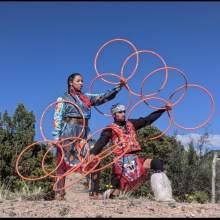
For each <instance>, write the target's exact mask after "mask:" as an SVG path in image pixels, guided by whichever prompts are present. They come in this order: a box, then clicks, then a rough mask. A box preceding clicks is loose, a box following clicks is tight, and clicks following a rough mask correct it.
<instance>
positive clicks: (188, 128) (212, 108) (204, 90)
mask: <svg viewBox="0 0 220 220" xmlns="http://www.w3.org/2000/svg"><path fill="white" fill-rule="evenodd" d="M187 87H196V88H199V89H201V90H202V91H203V92H205V93H206V94H208V96H209V97H210V100H211V112H210V114H209V116H208V118H207V119H206V120H205V121H204V122H203V123H200V124H199V125H197V126H195V127H184V126H182V125H180V124H178V123H177V122H175V120H174V125H176V126H177V127H179V128H182V129H184V130H195V129H199V128H201V127H203V126H205V125H206V124H208V123H209V121H210V120H211V119H212V117H213V115H214V112H215V101H214V98H213V96H212V94H211V92H209V90H208V89H206V88H205V87H203V86H200V85H197V84H188V85H187ZM182 88H183V86H181V87H179V88H177V89H176V90H175V91H174V92H177V91H179V90H181V89H182Z"/></svg>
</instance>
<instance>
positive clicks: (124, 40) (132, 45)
mask: <svg viewBox="0 0 220 220" xmlns="http://www.w3.org/2000/svg"><path fill="white" fill-rule="evenodd" d="M115 41H123V42H126V43H128V44H129V45H130V46H131V47H132V48H133V49H134V51H137V48H136V47H135V46H134V44H132V43H131V42H130V41H128V40H126V39H123V38H114V39H112V40H109V41H107V42H106V43H104V44H103V45H102V46H101V47H100V49H99V50H98V52H97V53H96V56H95V59H94V68H95V71H96V75H97V76H99V75H100V74H101V73H100V72H99V71H98V70H97V59H98V57H99V54H100V53H101V51H102V50H103V49H104V47H106V46H107V45H108V44H110V43H113V42H115ZM136 57H137V58H136V65H135V68H134V70H133V71H132V73H131V75H134V74H135V72H136V70H137V67H138V63H139V56H138V54H136ZM101 80H103V81H105V82H107V83H110V84H112V85H117V83H115V82H111V81H108V80H105V79H103V78H101Z"/></svg>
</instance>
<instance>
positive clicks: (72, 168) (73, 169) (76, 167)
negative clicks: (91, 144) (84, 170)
mask: <svg viewBox="0 0 220 220" xmlns="http://www.w3.org/2000/svg"><path fill="white" fill-rule="evenodd" d="M72 138H73V139H78V140H79V139H80V140H85V139H82V138H79V137H68V138H65V139H63V140H61V141H59V143H58V144H61V142H65V141H66V140H67V139H72ZM86 143H87V142H86ZM86 143H85V144H86ZM56 144H57V142H56ZM49 150H50V149H49ZM49 150H48V151H47V152H46V153H45V154H44V156H43V159H42V169H43V171H44V173H45V174H47V176H50V177H52V178H62V177H66V176H68V175H70V174H72V173H73V172H75V171H76V170H77V169H78V168H79V167H80V166H81V163H82V162H83V158H81V157H80V152H79V151H78V149H76V150H77V152H78V154H77V156H78V158H79V160H80V162H79V164H77V165H76V166H74V167H71V168H70V169H69V170H67V171H66V172H65V173H64V174H63V175H58V176H57V175H56V176H55V175H51V173H53V172H55V171H56V170H54V171H53V172H50V173H48V171H47V170H46V169H45V164H44V161H45V158H46V156H47V154H48V152H49ZM62 152H63V154H64V150H63V146H62ZM63 158H64V155H62V157H61V159H60V162H59V166H57V169H58V168H59V167H60V166H61V164H62V162H64V163H65V161H64V160H63Z"/></svg>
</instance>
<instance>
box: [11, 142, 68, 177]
mask: <svg viewBox="0 0 220 220" xmlns="http://www.w3.org/2000/svg"><path fill="white" fill-rule="evenodd" d="M42 142H48V141H37V142H34V143H32V144H30V145H28V146H27V147H25V148H24V149H23V150H22V151H21V153H20V154H19V155H18V157H17V160H16V165H15V169H16V172H17V174H18V175H19V176H20V177H21V178H22V179H24V180H31V181H36V180H42V179H44V178H46V177H48V176H50V174H51V173H53V172H55V171H56V170H57V169H58V168H59V166H60V165H61V163H62V160H61V161H60V163H59V164H58V165H57V166H56V168H55V169H54V170H53V171H51V172H50V173H47V174H46V175H44V176H41V177H36V178H29V177H25V176H23V175H22V174H21V173H20V171H19V161H20V159H21V156H22V155H23V154H24V153H25V152H26V151H27V150H29V149H30V148H31V147H33V146H34V145H36V144H39V143H42ZM54 145H55V143H54ZM56 145H57V147H59V148H60V149H61V152H62V156H61V159H63V157H64V152H63V149H62V147H61V146H60V145H59V144H57V143H56ZM50 148H51V147H50ZM50 148H49V149H48V150H47V152H46V154H48V152H49V151H50Z"/></svg>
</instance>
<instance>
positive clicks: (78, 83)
mask: <svg viewBox="0 0 220 220" xmlns="http://www.w3.org/2000/svg"><path fill="white" fill-rule="evenodd" d="M70 85H71V86H73V88H74V89H75V90H77V91H81V89H82V87H83V78H82V76H79V75H77V76H75V77H74V79H73V80H72V82H70Z"/></svg>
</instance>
